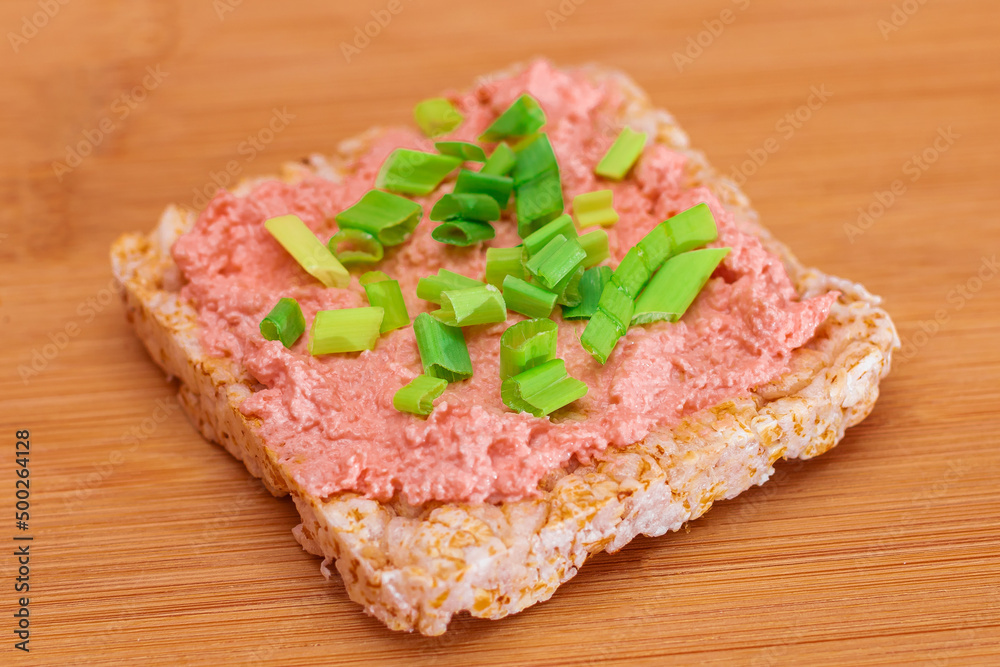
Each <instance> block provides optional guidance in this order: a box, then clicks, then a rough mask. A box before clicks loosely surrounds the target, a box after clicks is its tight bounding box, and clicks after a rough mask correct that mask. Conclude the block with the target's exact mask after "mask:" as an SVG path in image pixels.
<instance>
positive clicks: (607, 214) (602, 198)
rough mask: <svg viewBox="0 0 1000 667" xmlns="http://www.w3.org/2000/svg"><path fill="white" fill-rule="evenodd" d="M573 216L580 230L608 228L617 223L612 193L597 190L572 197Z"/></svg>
mask: <svg viewBox="0 0 1000 667" xmlns="http://www.w3.org/2000/svg"><path fill="white" fill-rule="evenodd" d="M573 215H574V216H576V222H577V224H578V225H579V226H580V228H581V229H583V228H586V227H593V226H594V225H598V226H600V227H610V226H611V225H613V224H615V223H616V222H618V213H617V212H615V209H614V192H612V191H611V190H597V191H595V192H585V193H583V194H579V195H577V196H575V197H573Z"/></svg>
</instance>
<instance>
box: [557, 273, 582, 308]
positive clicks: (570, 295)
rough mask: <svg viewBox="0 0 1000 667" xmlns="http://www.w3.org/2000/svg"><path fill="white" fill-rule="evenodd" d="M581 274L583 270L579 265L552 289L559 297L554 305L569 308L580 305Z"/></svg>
mask: <svg viewBox="0 0 1000 667" xmlns="http://www.w3.org/2000/svg"><path fill="white" fill-rule="evenodd" d="M583 274H584V268H583V264H581V265H580V266H578V267H576V269H574V270H573V272H572V273H569V274H567V275H566V277H565V278H563V279H562V280H560V281H559V283H558V284H557V285H556V286H555V287H553V288H552V291H553V292H556V293H557V294H558V295H559V297H558V298H557V299H556V303H558V304H559V305H560V306H570V307H572V306H576V305H579V304H580V301H582V300H583V295H582V294H580V281H581V280H583Z"/></svg>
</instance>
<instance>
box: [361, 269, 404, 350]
mask: <svg viewBox="0 0 1000 667" xmlns="http://www.w3.org/2000/svg"><path fill="white" fill-rule="evenodd" d="M373 273H374V272H373ZM378 273H381V271H379V272H378ZM365 275H366V276H367V275H369V274H367V273H366V274H365ZM382 275H385V274H384V273H383V274H382ZM361 284H362V285H363V286H364V288H365V294H366V295H367V296H368V303H370V304H371V305H373V306H378V307H379V308H382V309H383V310H385V315H383V317H382V326H380V327H379V333H383V334H384V333H388V332H390V331H392V330H394V329H399V328H400V327H405V326H406V325H407V324H409V323H410V314H409V313H408V312H407V311H406V302H405V301H403V292H402V290H400V289H399V282H398V281H396V280H390V279H388V278H386V279H385V280H377V281H376V280H370V281H368V282H365V281H364V276H362V281H361Z"/></svg>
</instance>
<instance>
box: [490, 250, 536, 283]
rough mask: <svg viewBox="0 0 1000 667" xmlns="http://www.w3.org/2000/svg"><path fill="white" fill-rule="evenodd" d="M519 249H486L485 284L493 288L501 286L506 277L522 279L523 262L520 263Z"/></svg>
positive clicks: (523, 275) (523, 272)
mask: <svg viewBox="0 0 1000 667" xmlns="http://www.w3.org/2000/svg"><path fill="white" fill-rule="evenodd" d="M521 252H522V250H521V247H520V246H517V247H514V248H487V249H486V282H487V283H489V284H490V285H493V286H494V287H500V286H502V285H503V279H504V278H506V277H507V276H514V277H515V278H522V279H523V278H524V277H525V276H526V275H527V274H526V273H525V271H524V262H522V261H521Z"/></svg>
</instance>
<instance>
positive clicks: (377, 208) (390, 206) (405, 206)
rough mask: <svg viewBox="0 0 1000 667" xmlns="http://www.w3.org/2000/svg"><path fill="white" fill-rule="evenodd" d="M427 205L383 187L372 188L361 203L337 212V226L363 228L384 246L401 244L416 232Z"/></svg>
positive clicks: (362, 198) (359, 201)
mask: <svg viewBox="0 0 1000 667" xmlns="http://www.w3.org/2000/svg"><path fill="white" fill-rule="evenodd" d="M422 214H423V209H421V208H420V204H418V203H417V202H415V201H411V200H409V199H407V198H405V197H399V196H397V195H394V194H390V193H388V192H382V191H381V190H369V191H368V192H366V193H365V194H364V195H363V196H362V197H361V199H359V200H358V203H356V204H354V206H351V207H350V208H348V209H345V210H344V211H341V212H340V213H338V214H337V217H336V220H337V226H338V227H340V228H341V229H342V230H343V229H360V230H361V231H363V232H368V233H369V234H372V235H373V236H375V237H376V238H377V239H378V240H379V242H380V243H381V244H382V245H384V246H391V245H399V244H400V243H402V242H403V241H405V240H406V239H407V238H409V236H410V234H412V233H413V230H414V229H416V227H417V223H419V222H420V216H421V215H422Z"/></svg>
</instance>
